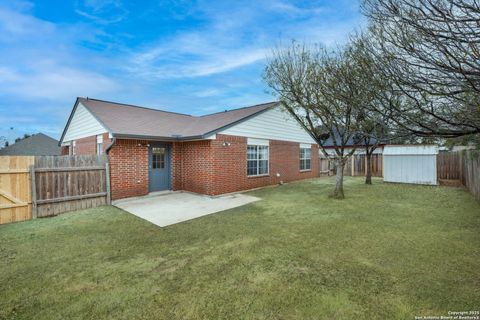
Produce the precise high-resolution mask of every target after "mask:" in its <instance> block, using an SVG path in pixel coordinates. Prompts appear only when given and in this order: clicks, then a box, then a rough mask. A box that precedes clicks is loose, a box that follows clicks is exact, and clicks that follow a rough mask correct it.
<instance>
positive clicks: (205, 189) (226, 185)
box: [172, 135, 319, 195]
mask: <svg viewBox="0 0 480 320" xmlns="http://www.w3.org/2000/svg"><path fill="white" fill-rule="evenodd" d="M225 142H226V143H227V145H224V144H225ZM228 144H229V145H228ZM269 152H270V161H269V175H268V176H262V177H247V138H244V137H236V136H227V135H217V140H211V141H195V142H179V143H174V144H173V148H172V165H173V167H172V173H173V174H172V179H173V183H172V185H173V190H186V191H192V192H197V193H204V194H209V195H218V194H222V193H228V192H235V191H241V190H248V189H253V188H257V187H263V186H267V185H272V184H277V183H279V182H280V181H283V182H289V181H294V180H299V179H306V178H313V177H317V176H318V164H319V163H318V147H317V146H316V145H312V161H311V163H312V170H310V171H304V172H300V163H299V162H300V145H299V143H297V142H287V141H276V140H271V141H270V147H269ZM277 173H278V174H280V176H279V177H277Z"/></svg>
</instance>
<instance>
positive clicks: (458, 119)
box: [362, 0, 480, 137]
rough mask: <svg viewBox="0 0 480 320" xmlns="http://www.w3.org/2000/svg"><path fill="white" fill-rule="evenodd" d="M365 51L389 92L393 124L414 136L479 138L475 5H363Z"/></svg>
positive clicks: (405, 1)
mask: <svg viewBox="0 0 480 320" xmlns="http://www.w3.org/2000/svg"><path fill="white" fill-rule="evenodd" d="M362 10H363V12H364V14H365V15H366V16H367V17H368V18H369V20H370V26H369V30H370V32H371V33H372V36H371V37H370V44H371V46H370V49H371V51H372V53H373V54H376V55H377V63H378V65H379V66H381V71H382V72H383V73H384V75H383V76H384V78H385V79H388V80H389V82H391V83H392V92H394V91H395V94H396V95H398V94H401V96H402V98H401V99H399V100H397V103H394V104H391V105H390V107H391V110H392V112H393V113H394V114H395V116H394V119H395V122H396V125H398V126H399V127H402V128H403V129H406V130H409V131H410V132H412V133H414V134H416V135H419V136H442V137H457V136H463V135H469V134H476V133H480V23H479V21H480V4H479V2H478V1H475V0H456V1H449V0H364V2H363V5H362Z"/></svg>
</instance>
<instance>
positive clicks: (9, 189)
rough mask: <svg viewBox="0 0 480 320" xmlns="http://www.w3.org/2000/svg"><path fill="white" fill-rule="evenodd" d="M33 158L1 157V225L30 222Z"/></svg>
mask: <svg viewBox="0 0 480 320" xmlns="http://www.w3.org/2000/svg"><path fill="white" fill-rule="evenodd" d="M33 159H34V158H33V157H21V156H2V157H0V224H3V223H9V222H16V221H24V220H30V219H31V218H32V197H31V190H32V188H31V180H30V166H32V165H33V161H34V160H33Z"/></svg>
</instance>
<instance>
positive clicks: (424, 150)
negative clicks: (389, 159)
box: [383, 144, 438, 155]
mask: <svg viewBox="0 0 480 320" xmlns="http://www.w3.org/2000/svg"><path fill="white" fill-rule="evenodd" d="M435 154H438V146H436V145H425V144H422V145H386V146H385V147H384V148H383V155H435Z"/></svg>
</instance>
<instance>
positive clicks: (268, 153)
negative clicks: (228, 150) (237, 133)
mask: <svg viewBox="0 0 480 320" xmlns="http://www.w3.org/2000/svg"><path fill="white" fill-rule="evenodd" d="M248 147H255V148H256V152H257V157H256V159H248ZM259 147H266V149H267V159H266V161H267V172H266V173H261V174H259V173H258V171H259V169H260V165H259V164H260V161H265V159H259V155H260V153H259V152H258V149H259ZM246 153H247V163H246V164H247V166H246V169H247V172H246V173H247V178H257V177H268V176H269V175H270V146H269V145H268V142H267V144H265V143H262V144H253V143H248V144H247V150H246ZM249 161H256V163H257V174H248V162H249Z"/></svg>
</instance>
